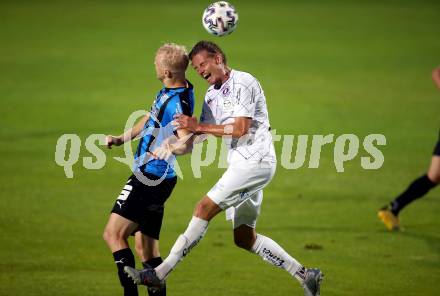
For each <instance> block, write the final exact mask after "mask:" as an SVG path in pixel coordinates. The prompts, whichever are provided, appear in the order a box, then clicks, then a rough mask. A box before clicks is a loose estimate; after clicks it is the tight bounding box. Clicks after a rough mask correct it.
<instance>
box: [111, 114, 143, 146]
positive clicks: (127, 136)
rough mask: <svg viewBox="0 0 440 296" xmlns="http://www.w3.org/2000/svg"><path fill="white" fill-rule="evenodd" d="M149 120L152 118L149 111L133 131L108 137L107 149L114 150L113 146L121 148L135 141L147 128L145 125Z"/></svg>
mask: <svg viewBox="0 0 440 296" xmlns="http://www.w3.org/2000/svg"><path fill="white" fill-rule="evenodd" d="M149 118H150V112H148V111H147V114H145V116H144V117H142V119H141V120H139V121H138V122H137V123H136V124H135V125H134V126H133V127H132V128H131V129H129V130H127V131H126V132H125V133H123V134H121V135H119V136H112V135H108V136H106V137H105V141H106V144H107V147H108V148H109V149H112V146H120V145H122V144H124V143H125V142H128V141H131V140H132V139H134V138H135V137H136V136H137V135H139V134H140V133H141V131H142V130H143V128H144V126H145V123H147V121H148V119H149Z"/></svg>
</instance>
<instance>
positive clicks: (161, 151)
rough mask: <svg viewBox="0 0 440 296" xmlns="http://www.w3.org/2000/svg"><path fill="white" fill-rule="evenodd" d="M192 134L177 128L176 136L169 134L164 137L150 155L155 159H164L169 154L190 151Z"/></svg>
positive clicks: (180, 153) (192, 139)
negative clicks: (169, 135)
mask: <svg viewBox="0 0 440 296" xmlns="http://www.w3.org/2000/svg"><path fill="white" fill-rule="evenodd" d="M194 138H195V136H194V134H193V133H191V132H189V131H188V130H185V129H178V130H177V137H176V136H174V135H173V136H171V137H168V138H167V139H165V140H164V141H163V142H162V144H161V145H160V146H159V147H157V148H156V149H155V150H154V151H153V152H152V153H151V155H152V156H153V157H154V158H156V159H165V160H167V159H168V158H170V157H171V155H173V154H174V155H183V154H187V153H189V152H191V151H192V148H193V142H194Z"/></svg>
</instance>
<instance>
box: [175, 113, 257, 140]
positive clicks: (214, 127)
mask: <svg viewBox="0 0 440 296" xmlns="http://www.w3.org/2000/svg"><path fill="white" fill-rule="evenodd" d="M251 122H252V120H251V118H249V117H235V121H234V123H231V124H204V123H199V122H198V121H197V118H195V117H189V116H186V115H179V116H176V118H175V119H174V122H173V125H175V126H177V127H179V128H184V129H187V130H189V131H190V132H192V133H194V134H196V135H200V134H211V135H214V136H216V137H223V136H231V137H233V138H240V137H242V136H244V135H246V134H247V132H248V130H249V128H250V126H251Z"/></svg>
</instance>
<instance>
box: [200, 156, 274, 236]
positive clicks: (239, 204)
mask: <svg viewBox="0 0 440 296" xmlns="http://www.w3.org/2000/svg"><path fill="white" fill-rule="evenodd" d="M275 170H276V163H272V162H267V163H263V165H262V163H245V165H241V166H238V165H234V166H230V167H228V169H227V170H226V172H224V174H223V176H222V177H221V178H220V180H218V182H217V183H216V184H215V185H214V187H213V188H212V189H211V190H210V191H209V192H208V194H207V195H208V197H209V198H210V199H211V200H212V201H214V202H215V203H216V204H217V205H218V206H219V207H220V208H221V209H223V210H226V219H227V220H232V221H233V226H234V228H237V227H238V226H240V225H243V224H245V225H248V226H250V227H252V228H255V225H256V221H257V218H258V215H259V214H260V208H261V203H262V201H263V188H264V187H266V185H267V184H269V182H270V181H271V180H272V177H273V175H274V174H275Z"/></svg>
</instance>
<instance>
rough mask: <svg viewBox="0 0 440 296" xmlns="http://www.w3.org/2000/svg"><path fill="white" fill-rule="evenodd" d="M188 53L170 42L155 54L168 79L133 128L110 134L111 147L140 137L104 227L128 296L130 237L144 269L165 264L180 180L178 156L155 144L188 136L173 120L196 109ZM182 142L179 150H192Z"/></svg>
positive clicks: (161, 75)
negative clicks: (168, 223)
mask: <svg viewBox="0 0 440 296" xmlns="http://www.w3.org/2000/svg"><path fill="white" fill-rule="evenodd" d="M188 62H189V60H188V54H187V52H186V50H185V48H184V47H182V46H179V45H176V44H173V43H167V44H165V45H163V46H162V47H160V48H159V49H158V51H157V53H156V57H155V61H154V64H155V66H156V74H157V78H158V79H159V80H160V81H161V82H162V83H163V88H162V89H161V90H160V91H159V93H158V94H157V96H156V99H155V100H154V102H153V105H152V107H151V110H150V112H147V114H146V115H145V116H144V117H143V118H142V119H141V120H140V121H139V122H138V123H137V124H136V125H135V126H134V127H133V128H132V129H131V130H129V131H127V132H125V133H124V134H122V135H120V136H111V135H110V136H107V138H106V140H107V146H108V147H109V148H111V147H112V146H113V145H115V146H119V145H121V144H123V143H124V142H127V141H130V140H132V139H134V138H135V137H138V136H140V142H139V145H138V148H137V151H136V154H135V161H134V165H133V175H132V176H130V178H129V179H128V181H127V183H126V184H125V186H124V188H123V190H122V192H121V193H120V194H119V196H118V198H117V200H116V202H115V204H114V207H113V209H112V211H111V214H110V217H109V219H108V222H107V225H106V227H105V230H104V234H103V237H104V240H105V241H106V243H107V245H108V246H109V248H110V250H111V251H112V253H113V257H114V261H115V263H116V266H117V269H118V276H119V281H120V283H121V285H122V287H123V288H124V295H125V296H137V295H138V291H137V286H136V285H135V284H133V282H132V281H131V280H130V279H129V278H128V277H127V276H126V275H125V274H124V272H123V269H124V267H125V266H131V267H134V266H135V260H134V256H133V253H132V251H131V249H130V247H129V244H128V237H129V236H130V235H131V234H133V233H136V235H135V237H136V238H135V241H136V251H137V253H138V255H139V257H140V258H141V260H142V263H143V265H144V266H145V267H155V266H158V265H159V264H160V263H161V262H162V258H161V257H160V253H159V233H160V229H161V225H162V219H163V214H164V203H165V201H166V200H167V199H168V197H169V196H170V195H171V192H172V190H173V188H174V186H175V184H176V181H177V178H176V173H175V171H174V169H173V160H174V159H167V161H165V160H159V159H157V158H155V157H154V151H155V147H158V146H160V145H161V144H162V142H163V140H164V139H165V138H168V137H169V136H170V135H175V136H176V137H177V138H183V137H186V136H187V135H188V134H189V132H188V131H187V130H185V129H176V128H175V127H173V126H172V125H171V124H170V123H171V121H172V120H173V117H174V116H175V115H178V114H186V115H188V116H191V115H192V113H193V109H194V94H193V86H192V85H191V83H189V82H188V81H187V80H186V78H185V71H186V69H187V67H188ZM188 143H189V144H188V145H185V144H183V145H180V146H179V149H178V150H176V151H175V154H183V153H186V152H187V151H190V150H191V147H188V146H189V145H190V143H191V142H188ZM148 293H149V295H150V296H152V295H155V296H163V295H165V294H166V290H165V289H162V290H161V291H157V290H153V289H149V291H148Z"/></svg>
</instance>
